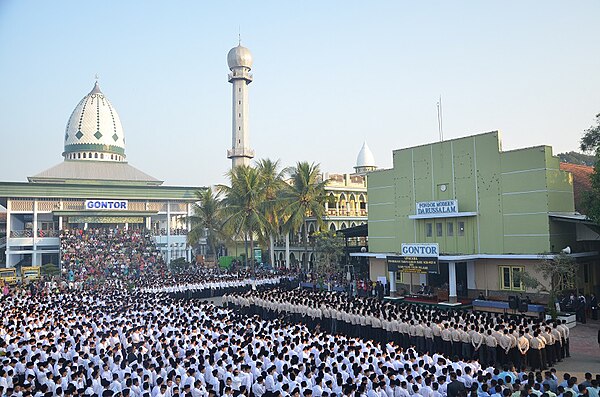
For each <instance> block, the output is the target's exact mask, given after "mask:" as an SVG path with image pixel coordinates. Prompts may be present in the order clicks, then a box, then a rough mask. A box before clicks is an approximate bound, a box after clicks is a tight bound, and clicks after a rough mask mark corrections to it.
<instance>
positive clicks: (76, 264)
mask: <svg viewBox="0 0 600 397" xmlns="http://www.w3.org/2000/svg"><path fill="white" fill-rule="evenodd" d="M60 244H61V265H62V270H63V272H64V274H65V277H66V278H67V279H68V280H69V281H71V282H76V281H83V280H87V279H89V278H94V279H104V278H110V277H120V278H134V277H139V276H140V275H141V274H143V273H144V272H150V271H156V270H158V269H160V270H161V273H162V274H164V269H165V264H164V261H163V259H162V256H161V254H160V251H159V250H158V249H157V247H156V246H155V244H154V242H153V240H152V236H151V234H150V233H149V232H146V231H144V230H137V229H122V228H121V229H87V230H82V229H68V230H63V231H61V233H60Z"/></svg>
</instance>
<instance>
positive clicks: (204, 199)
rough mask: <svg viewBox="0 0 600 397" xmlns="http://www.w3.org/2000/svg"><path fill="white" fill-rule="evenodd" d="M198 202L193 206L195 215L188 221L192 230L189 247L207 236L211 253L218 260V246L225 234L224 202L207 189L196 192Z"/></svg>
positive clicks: (189, 235) (189, 236)
mask: <svg viewBox="0 0 600 397" xmlns="http://www.w3.org/2000/svg"><path fill="white" fill-rule="evenodd" d="M196 197H197V198H198V202H197V203H194V204H192V212H193V215H191V216H189V217H188V219H189V221H190V224H191V230H190V232H189V233H188V236H187V240H188V244H189V245H192V246H193V245H194V244H195V243H197V242H198V240H199V239H200V238H201V237H203V236H205V237H206V242H207V244H208V246H209V248H210V253H212V254H213V255H215V260H216V259H217V248H216V247H217V244H218V243H220V242H221V241H223V240H224V238H225V235H224V233H223V201H222V200H221V197H220V193H219V192H215V191H213V189H212V188H210V187H209V188H207V189H204V190H200V191H197V192H196Z"/></svg>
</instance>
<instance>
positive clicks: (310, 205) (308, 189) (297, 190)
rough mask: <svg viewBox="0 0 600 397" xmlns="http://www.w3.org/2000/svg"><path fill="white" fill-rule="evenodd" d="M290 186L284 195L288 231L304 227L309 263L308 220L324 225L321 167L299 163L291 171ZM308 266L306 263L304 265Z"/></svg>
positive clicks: (323, 187)
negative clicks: (311, 219)
mask: <svg viewBox="0 0 600 397" xmlns="http://www.w3.org/2000/svg"><path fill="white" fill-rule="evenodd" d="M290 177H291V180H290V184H289V185H288V187H287V188H286V190H285V192H284V194H283V200H284V202H285V210H286V213H287V215H288V219H287V220H286V222H285V225H286V229H287V230H296V231H299V230H300V229H301V228H302V226H304V232H305V236H304V258H305V261H308V222H307V220H308V218H309V217H311V218H315V220H316V222H317V226H318V227H319V228H321V226H322V225H323V216H324V215H325V199H326V198H325V185H326V182H324V181H323V180H322V177H321V172H320V169H319V165H318V164H315V163H310V164H309V163H308V162H298V163H297V164H296V166H295V167H293V168H291V169H290ZM303 265H304V266H306V262H305V263H304V264H303Z"/></svg>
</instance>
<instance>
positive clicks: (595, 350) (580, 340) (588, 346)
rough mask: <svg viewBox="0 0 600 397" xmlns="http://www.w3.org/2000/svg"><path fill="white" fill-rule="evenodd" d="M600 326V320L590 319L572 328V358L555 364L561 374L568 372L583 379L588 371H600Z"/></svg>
mask: <svg viewBox="0 0 600 397" xmlns="http://www.w3.org/2000/svg"><path fill="white" fill-rule="evenodd" d="M598 328H600V321H598V320H596V321H592V320H588V322H587V323H586V324H581V323H577V326H576V327H575V328H572V329H571V335H570V338H571V358H568V359H566V360H563V362H561V363H558V364H557V365H556V366H555V368H556V370H557V371H558V372H559V373H560V375H561V376H562V374H563V373H564V372H568V373H569V374H571V375H573V376H576V377H577V378H578V380H581V379H583V374H585V373H586V372H591V373H592V374H598V373H600V347H599V346H598Z"/></svg>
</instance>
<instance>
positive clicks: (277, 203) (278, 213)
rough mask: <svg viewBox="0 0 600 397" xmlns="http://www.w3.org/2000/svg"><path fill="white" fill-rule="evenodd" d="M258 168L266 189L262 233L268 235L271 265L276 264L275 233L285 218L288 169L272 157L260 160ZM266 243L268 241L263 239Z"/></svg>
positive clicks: (263, 186) (263, 187)
mask: <svg viewBox="0 0 600 397" xmlns="http://www.w3.org/2000/svg"><path fill="white" fill-rule="evenodd" d="M256 168H257V169H258V172H259V174H260V183H261V185H262V189H263V190H264V191H263V193H264V196H265V197H264V201H263V203H262V206H261V208H262V211H263V213H264V216H265V220H266V222H265V224H264V230H263V231H262V233H260V234H261V235H262V236H265V237H268V244H269V257H270V260H271V265H272V266H274V265H275V251H274V248H275V247H274V246H275V235H276V234H277V233H278V232H279V227H280V226H281V225H282V224H283V222H284V220H285V212H284V203H283V200H282V199H281V196H282V192H283V191H284V189H285V188H286V184H285V181H284V176H285V175H286V173H287V172H288V169H280V166H279V160H277V161H273V160H270V159H262V160H259V161H258V162H257V164H256ZM262 243H264V244H265V245H266V243H267V241H263V242H262Z"/></svg>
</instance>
